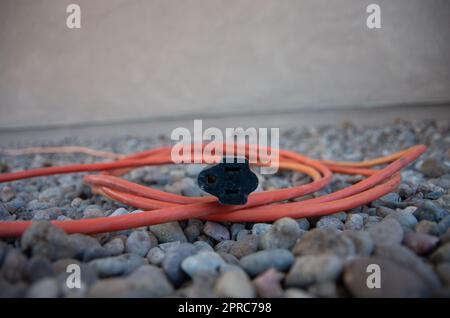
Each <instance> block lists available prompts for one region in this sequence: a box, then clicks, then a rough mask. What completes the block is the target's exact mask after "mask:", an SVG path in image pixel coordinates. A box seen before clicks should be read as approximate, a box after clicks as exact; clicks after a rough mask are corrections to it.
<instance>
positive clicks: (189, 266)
mask: <svg viewBox="0 0 450 318" xmlns="http://www.w3.org/2000/svg"><path fill="white" fill-rule="evenodd" d="M225 264H226V263H225V261H224V260H223V258H222V257H221V256H220V255H219V254H217V253H215V252H208V251H202V252H199V253H198V254H196V255H192V256H189V257H187V258H185V259H184V260H183V262H182V263H181V268H182V269H183V271H184V272H185V273H186V274H188V275H189V276H190V277H195V276H198V277H211V276H212V277H214V276H217V275H218V274H219V273H220V269H221V267H222V266H224V265H225Z"/></svg>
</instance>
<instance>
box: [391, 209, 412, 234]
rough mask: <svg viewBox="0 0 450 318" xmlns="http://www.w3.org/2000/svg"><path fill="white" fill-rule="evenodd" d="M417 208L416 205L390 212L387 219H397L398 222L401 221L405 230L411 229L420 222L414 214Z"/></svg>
mask: <svg viewBox="0 0 450 318" xmlns="http://www.w3.org/2000/svg"><path fill="white" fill-rule="evenodd" d="M415 210H416V207H407V208H406V209H403V210H399V209H397V210H396V211H394V212H392V213H391V214H389V215H388V216H387V217H386V219H388V218H393V219H395V220H396V221H397V222H398V223H400V225H401V226H402V227H403V230H404V231H409V230H412V229H414V228H415V227H416V225H417V223H418V222H417V219H416V217H415V216H414V214H413V213H414V211H415Z"/></svg>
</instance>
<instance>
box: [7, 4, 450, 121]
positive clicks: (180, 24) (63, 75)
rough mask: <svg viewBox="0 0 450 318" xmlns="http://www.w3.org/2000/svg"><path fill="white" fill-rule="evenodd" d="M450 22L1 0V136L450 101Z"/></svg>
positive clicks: (422, 14)
mask: <svg viewBox="0 0 450 318" xmlns="http://www.w3.org/2000/svg"><path fill="white" fill-rule="evenodd" d="M71 2H74V3H77V4H79V5H80V6H81V9H82V28H81V29H80V30H70V29H68V28H67V27H66V16H67V14H66V12H65V10H66V6H67V5H68V4H69V3H71ZM371 2H375V3H378V4H379V5H380V6H381V10H382V12H381V18H382V28H381V29H378V30H369V29H368V28H367V27H366V17H367V13H366V11H365V10H366V6H367V5H368V4H369V3H371ZM449 16H450V1H446V0H396V1H387V0H386V1H381V0H376V1H375V0H373V1H362V0H334V1H323V0H307V1H306V0H305V1H301V0H281V1H280V0H253V1H250V0H221V1H219V0H170V1H167V0H159V1H156V0H155V1H152V0H149V1H144V0H141V1H139V0H127V1H125V0H90V1H88V0H72V1H66V0H33V1H31V0H0V128H3V129H4V128H8V127H29V126H47V125H60V124H63V125H64V124H74V123H86V122H98V121H101V122H108V121H111V120H116V121H122V120H128V119H136V118H153V119H154V118H168V117H174V116H177V117H180V118H181V117H183V116H184V115H186V114H189V113H190V114H199V115H200V114H202V115H206V114H209V115H217V114H222V113H230V112H234V113H237V114H238V113H239V112H247V113H248V112H263V111H266V110H273V109H275V108H276V109H284V110H286V109H295V108H299V109H300V108H321V107H343V106H348V105H350V106H370V105H384V104H398V103H417V102H435V101H449V100H450V89H449V88H450V32H449V30H450V19H449V18H448V17H449Z"/></svg>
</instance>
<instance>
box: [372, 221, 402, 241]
mask: <svg viewBox="0 0 450 318" xmlns="http://www.w3.org/2000/svg"><path fill="white" fill-rule="evenodd" d="M368 232H369V234H370V236H371V237H372V240H373V241H374V242H375V244H378V243H383V244H400V243H401V242H402V240H403V229H402V226H401V225H400V223H398V222H397V221H396V220H395V219H385V220H383V221H382V222H380V223H377V224H374V225H373V226H371V227H370V228H369V230H368Z"/></svg>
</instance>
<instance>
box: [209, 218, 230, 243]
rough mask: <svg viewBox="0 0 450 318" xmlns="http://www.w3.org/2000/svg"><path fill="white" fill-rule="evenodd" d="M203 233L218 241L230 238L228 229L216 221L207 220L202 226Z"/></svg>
mask: <svg viewBox="0 0 450 318" xmlns="http://www.w3.org/2000/svg"><path fill="white" fill-rule="evenodd" d="M203 233H205V234H206V235H208V236H209V237H212V238H213V239H215V240H216V241H219V242H220V241H225V240H229V239H230V232H229V231H228V229H227V228H226V227H225V226H223V225H221V224H219V223H216V222H211V221H207V222H206V223H205V225H204V226H203Z"/></svg>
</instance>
